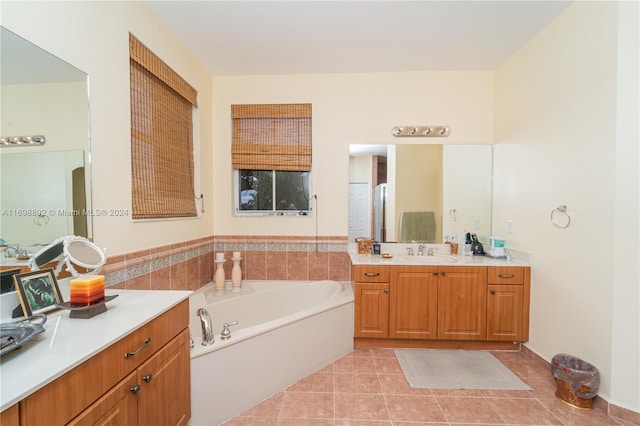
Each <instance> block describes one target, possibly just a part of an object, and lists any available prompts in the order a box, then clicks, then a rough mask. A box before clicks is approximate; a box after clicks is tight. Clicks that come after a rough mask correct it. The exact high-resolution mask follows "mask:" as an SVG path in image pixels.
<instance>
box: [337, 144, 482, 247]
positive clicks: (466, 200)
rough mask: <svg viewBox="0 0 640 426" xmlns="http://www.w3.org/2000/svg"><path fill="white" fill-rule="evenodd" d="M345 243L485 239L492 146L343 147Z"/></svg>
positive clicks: (411, 145)
mask: <svg viewBox="0 0 640 426" xmlns="http://www.w3.org/2000/svg"><path fill="white" fill-rule="evenodd" d="M349 152H350V153H349V241H351V242H353V241H354V239H355V238H356V237H370V238H373V239H374V240H377V241H379V242H412V241H416V242H424V243H436V244H440V243H442V242H443V241H444V239H445V238H446V237H449V238H450V237H453V236H456V238H457V241H458V242H460V241H462V238H463V235H464V233H465V232H471V233H475V234H476V235H477V236H478V238H479V239H480V241H486V242H488V241H489V237H490V236H491V203H492V166H493V146H492V145H445V144H433V143H431V144H416V143H406V144H401V143H398V144H392V145H350V147H349Z"/></svg>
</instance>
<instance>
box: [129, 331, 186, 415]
mask: <svg viewBox="0 0 640 426" xmlns="http://www.w3.org/2000/svg"><path fill="white" fill-rule="evenodd" d="M189 363H190V360H189V329H185V330H183V331H182V332H181V333H180V334H179V335H178V336H176V338H175V339H173V340H172V341H171V342H169V343H167V345H166V346H164V347H163V348H162V349H160V350H159V351H158V352H157V353H155V354H154V355H153V356H152V357H151V358H149V360H147V361H146V362H145V363H144V364H142V365H141V366H140V367H139V368H138V382H139V383H140V392H139V393H138V424H139V425H150V426H157V425H166V426H173V425H186V424H187V421H188V420H189V419H190V418H191V394H190V391H191V376H190V373H189Z"/></svg>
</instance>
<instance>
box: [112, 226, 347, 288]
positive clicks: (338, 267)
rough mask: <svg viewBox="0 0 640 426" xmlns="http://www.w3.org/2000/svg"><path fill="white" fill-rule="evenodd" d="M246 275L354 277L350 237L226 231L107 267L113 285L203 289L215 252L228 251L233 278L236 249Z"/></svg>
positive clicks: (264, 277) (144, 252) (133, 254)
mask: <svg viewBox="0 0 640 426" xmlns="http://www.w3.org/2000/svg"><path fill="white" fill-rule="evenodd" d="M236 251H239V252H240V253H241V254H240V255H241V257H242V261H241V262H240V266H241V268H242V276H243V278H244V279H250V280H314V281H315V280H335V281H350V280H351V262H350V259H349V255H348V253H347V237H318V238H317V239H316V237H313V236H302V237H287V236H236V235H220V236H212V237H205V238H199V239H196V240H191V241H185V242H182V243H176V244H171V245H167V246H161V247H155V248H151V249H146V250H140V251H136V252H131V253H126V254H124V255H118V256H111V257H109V258H108V259H107V263H106V265H105V266H104V268H103V273H104V274H105V284H106V286H107V287H109V288H126V289H135V290H197V289H198V288H200V287H202V286H203V285H205V284H207V283H208V282H210V281H211V280H212V277H213V274H214V272H215V266H216V265H215V262H214V256H215V253H218V252H224V253H225V259H226V262H225V275H226V277H227V280H229V279H230V277H231V268H232V266H233V262H232V261H231V257H232V255H233V252H236Z"/></svg>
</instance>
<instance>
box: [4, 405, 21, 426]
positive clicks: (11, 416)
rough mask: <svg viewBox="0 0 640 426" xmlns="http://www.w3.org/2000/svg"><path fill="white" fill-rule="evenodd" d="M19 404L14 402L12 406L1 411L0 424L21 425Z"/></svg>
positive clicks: (5, 425)
mask: <svg viewBox="0 0 640 426" xmlns="http://www.w3.org/2000/svg"><path fill="white" fill-rule="evenodd" d="M18 407H19V406H18V404H14V405H12V406H11V407H9V408H7V409H6V410H4V411H3V412H2V413H0V425H2V426H19V425H20V409H19V408H18Z"/></svg>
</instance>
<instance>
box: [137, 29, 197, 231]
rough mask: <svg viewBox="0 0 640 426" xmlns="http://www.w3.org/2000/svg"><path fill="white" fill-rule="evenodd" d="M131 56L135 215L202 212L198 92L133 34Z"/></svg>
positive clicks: (172, 215)
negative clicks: (196, 151) (196, 150)
mask: <svg viewBox="0 0 640 426" xmlns="http://www.w3.org/2000/svg"><path fill="white" fill-rule="evenodd" d="M129 55H130V76H131V77H130V78H131V80H130V81H131V83H130V84H131V89H130V90H131V175H132V176H131V180H132V182H131V191H132V194H131V198H132V217H133V219H153V218H172V217H193V216H197V212H196V204H195V202H196V201H195V194H194V188H193V180H194V167H193V118H192V117H193V116H192V113H193V107H195V106H197V103H196V99H197V92H196V90H195V89H194V88H193V87H191V86H190V85H189V84H188V83H187V82H186V81H184V80H183V79H182V78H181V77H180V76H179V75H178V74H176V73H175V71H173V70H172V69H171V68H170V67H169V66H167V64H165V63H164V62H163V61H162V60H161V59H160V58H158V57H157V56H156V55H154V54H153V53H152V52H151V51H150V50H148V49H147V48H146V47H145V46H144V45H143V44H142V43H140V41H138V40H137V39H136V38H135V37H134V36H132V35H130V36H129Z"/></svg>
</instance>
